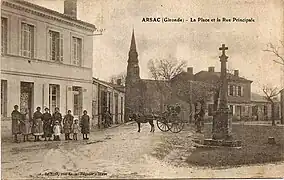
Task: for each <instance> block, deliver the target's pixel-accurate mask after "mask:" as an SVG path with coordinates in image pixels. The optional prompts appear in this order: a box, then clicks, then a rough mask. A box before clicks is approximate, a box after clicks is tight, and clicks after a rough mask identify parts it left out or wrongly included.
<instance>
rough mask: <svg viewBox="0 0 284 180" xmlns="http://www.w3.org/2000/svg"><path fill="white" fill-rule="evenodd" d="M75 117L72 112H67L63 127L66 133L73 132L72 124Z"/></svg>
mask: <svg viewBox="0 0 284 180" xmlns="http://www.w3.org/2000/svg"><path fill="white" fill-rule="evenodd" d="M73 119H74V117H73V116H72V115H71V114H67V115H66V116H65V117H64V119H63V129H64V133H65V134H70V133H71V132H72V124H73Z"/></svg>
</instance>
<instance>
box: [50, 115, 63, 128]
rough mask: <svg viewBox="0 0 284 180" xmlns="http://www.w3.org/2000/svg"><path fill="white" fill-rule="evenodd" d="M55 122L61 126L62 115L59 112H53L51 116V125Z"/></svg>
mask: <svg viewBox="0 0 284 180" xmlns="http://www.w3.org/2000/svg"><path fill="white" fill-rule="evenodd" d="M55 121H58V122H59V124H60V125H61V121H62V115H61V113H60V112H55V113H53V115H52V125H53V126H54V124H55Z"/></svg>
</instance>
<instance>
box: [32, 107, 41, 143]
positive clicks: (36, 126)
mask: <svg viewBox="0 0 284 180" xmlns="http://www.w3.org/2000/svg"><path fill="white" fill-rule="evenodd" d="M40 110H41V108H40V107H37V108H36V112H35V113H34V116H33V135H34V136H35V142H36V141H40V139H39V137H40V136H42V135H43V123H42V113H41V112H40Z"/></svg>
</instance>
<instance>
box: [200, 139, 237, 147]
mask: <svg viewBox="0 0 284 180" xmlns="http://www.w3.org/2000/svg"><path fill="white" fill-rule="evenodd" d="M203 145H206V146H226V147H241V145H242V142H241V141H239V140H215V139H204V142H203Z"/></svg>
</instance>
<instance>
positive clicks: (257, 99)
mask: <svg viewBox="0 0 284 180" xmlns="http://www.w3.org/2000/svg"><path fill="white" fill-rule="evenodd" d="M251 101H254V102H268V101H267V99H266V98H265V96H261V95H259V94H257V93H253V92H252V93H251Z"/></svg>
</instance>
